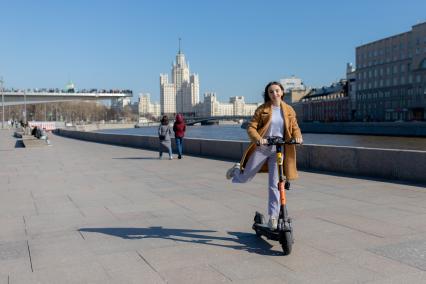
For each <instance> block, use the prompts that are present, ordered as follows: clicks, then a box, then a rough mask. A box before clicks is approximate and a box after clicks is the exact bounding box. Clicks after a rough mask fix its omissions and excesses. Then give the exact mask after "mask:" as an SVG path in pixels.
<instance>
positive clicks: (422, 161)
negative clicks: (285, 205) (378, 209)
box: [56, 129, 426, 184]
mask: <svg viewBox="0 0 426 284" xmlns="http://www.w3.org/2000/svg"><path fill="white" fill-rule="evenodd" d="M56 133H57V134H59V135H61V136H65V137H70V138H75V139H81V140H86V141H93V142H100V143H106V144H114V145H121V146H128V147H136V148H143V149H150V150H157V149H158V144H159V143H158V138H157V137H155V136H133V135H122V134H104V133H94V132H82V131H70V130H64V129H58V130H57V131H56ZM248 144H249V143H248V142H244V141H227V140H210V139H198V138H185V142H184V153H185V154H189V155H195V156H204V157H213V158H220V159H227V160H233V161H239V159H240V158H241V156H242V154H243V152H244V150H245V149H246V148H247V146H248ZM172 145H173V147H175V145H174V141H172ZM174 150H176V149H174ZM297 165H298V167H299V168H300V169H304V170H319V171H327V172H334V173H338V174H348V175H354V176H360V177H362V176H368V177H374V178H384V179H391V180H400V181H409V182H417V183H423V184H426V151H414V150H392V149H373V148H362V147H344V146H327V145H313V144H304V145H302V146H298V147H297Z"/></svg>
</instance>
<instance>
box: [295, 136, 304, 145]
mask: <svg viewBox="0 0 426 284" xmlns="http://www.w3.org/2000/svg"><path fill="white" fill-rule="evenodd" d="M294 140H295V141H296V143H298V144H302V143H303V138H302V137H297V138H294Z"/></svg>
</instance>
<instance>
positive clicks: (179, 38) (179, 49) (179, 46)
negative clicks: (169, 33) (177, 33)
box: [179, 38, 182, 53]
mask: <svg viewBox="0 0 426 284" xmlns="http://www.w3.org/2000/svg"><path fill="white" fill-rule="evenodd" d="M181 40H182V39H181V38H179V53H182V52H181V50H180V41H181Z"/></svg>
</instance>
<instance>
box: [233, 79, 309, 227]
mask: <svg viewBox="0 0 426 284" xmlns="http://www.w3.org/2000/svg"><path fill="white" fill-rule="evenodd" d="M283 96H284V88H283V86H282V85H281V84H280V83H279V82H270V83H269V84H267V85H266V87H265V91H264V94H263V97H264V104H262V105H261V106H259V107H258V108H257V109H256V111H255V114H254V116H253V117H252V119H251V121H250V122H249V124H248V127H247V133H248V136H249V138H250V140H251V142H252V143H251V144H250V146H249V147H248V149H247V150H246V152H245V153H244V155H243V157H242V159H241V163H236V164H235V165H234V166H233V167H232V168H230V169H229V170H228V171H227V172H226V178H227V179H232V182H233V183H245V182H247V181H250V180H251V179H252V178H253V177H254V176H255V175H256V173H258V172H268V173H269V186H268V188H269V200H268V214H269V222H268V226H269V227H270V228H271V230H275V229H276V228H277V223H278V221H277V220H278V215H279V212H280V193H279V191H278V188H277V184H278V169H277V163H276V147H275V146H274V145H272V146H268V145H267V143H268V141H267V139H265V138H266V137H270V136H275V137H282V138H283V139H284V140H286V141H287V140H290V139H292V138H293V139H294V140H295V142H296V143H298V144H301V143H302V142H303V138H302V133H301V131H300V128H299V125H298V124H297V120H296V113H295V111H294V109H293V108H292V107H291V106H289V105H287V104H286V103H285V102H284V101H283V100H282V98H283ZM257 144H258V145H260V146H257ZM284 151H285V159H284V175H285V176H286V179H287V180H292V179H296V178H298V174H297V169H296V149H295V145H285V146H284Z"/></svg>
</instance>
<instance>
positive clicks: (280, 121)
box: [265, 105, 284, 137]
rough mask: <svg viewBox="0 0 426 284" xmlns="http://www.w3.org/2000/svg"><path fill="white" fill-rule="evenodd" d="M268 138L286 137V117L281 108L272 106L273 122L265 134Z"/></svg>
mask: <svg viewBox="0 0 426 284" xmlns="http://www.w3.org/2000/svg"><path fill="white" fill-rule="evenodd" d="M267 136H279V137H284V115H283V113H282V111H281V107H279V106H274V105H272V121H271V124H270V125H269V128H268V131H266V133H265V137H267Z"/></svg>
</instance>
